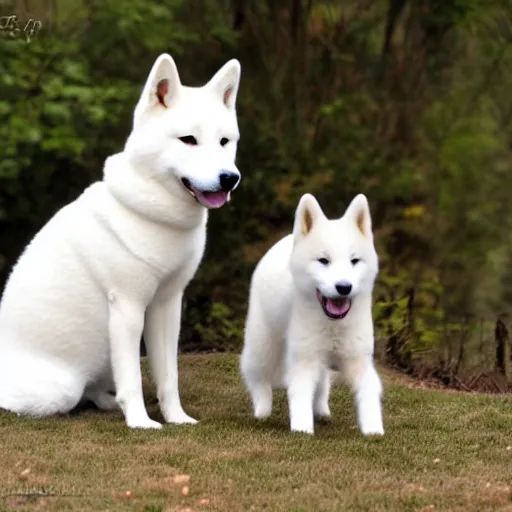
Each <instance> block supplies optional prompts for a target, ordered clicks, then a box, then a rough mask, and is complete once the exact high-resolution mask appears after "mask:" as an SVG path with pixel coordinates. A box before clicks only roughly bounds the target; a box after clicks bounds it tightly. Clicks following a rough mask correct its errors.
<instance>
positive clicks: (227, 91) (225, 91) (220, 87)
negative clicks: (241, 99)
mask: <svg viewBox="0 0 512 512" xmlns="http://www.w3.org/2000/svg"><path fill="white" fill-rule="evenodd" d="M240 73H241V67H240V62H238V61H237V60H236V59H231V60H230V61H228V62H226V64H224V66H222V67H221V68H220V69H219V71H217V73H215V75H213V77H212V78H211V79H210V81H209V82H208V83H207V84H206V86H205V87H208V88H209V89H211V90H213V91H215V93H216V94H217V95H218V96H219V97H220V98H221V100H222V102H223V103H224V105H226V107H228V108H229V109H230V110H233V109H234V108H235V104H236V96H237V94H238V86H239V84H240Z"/></svg>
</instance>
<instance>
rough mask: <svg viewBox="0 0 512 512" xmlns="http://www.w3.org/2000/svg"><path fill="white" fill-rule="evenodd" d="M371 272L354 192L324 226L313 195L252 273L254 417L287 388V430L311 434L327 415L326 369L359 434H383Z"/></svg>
mask: <svg viewBox="0 0 512 512" xmlns="http://www.w3.org/2000/svg"><path fill="white" fill-rule="evenodd" d="M377 273H378V258H377V253H376V251H375V248H374V244H373V234H372V226H371V217H370V210H369V207H368V201H367V200H366V197H365V196H364V195H362V194H359V195H358V196H356V197H355V198H354V200H353V201H352V202H351V203H350V205H349V207H348V208H347V211H346V212H345V215H344V216H343V217H342V218H341V219H336V220H328V219H327V218H326V217H325V215H324V213H323V212H322V210H321V208H320V206H319V204H318V202H317V201H316V199H315V198H314V197H313V196H312V195H311V194H306V195H304V196H303V197H302V198H301V200H300V202H299V205H298V207H297V212H296V214H295V224H294V228H293V234H292V235H288V236H287V237H285V238H284V239H282V240H281V241H279V242H277V244H276V245H274V246H273V247H272V248H271V249H270V250H269V251H268V252H267V254H266V255H265V256H264V257H263V258H262V260H261V261H260V262H259V264H258V265H257V267H256V270H255V271H254V274H253V277H252V282H251V289H250V299H249V312H248V316H247V323H246V329H245V344H244V349H243V352H242V357H241V371H242V376H243V379H244V381H245V383H246V385H247V387H248V389H249V392H250V394H251V398H252V402H253V407H254V415H255V416H256V417H257V418H265V417H267V416H269V415H270V413H271V411H272V389H273V388H276V387H283V386H284V387H286V388H287V389H288V401H289V407H290V424H291V430H294V431H300V432H306V433H308V434H313V432H314V422H313V418H314V415H316V416H330V414H331V413H330V409H329V392H330V387H331V371H330V370H331V369H336V370H340V371H341V373H342V375H343V377H344V378H345V379H346V381H347V382H348V383H349V384H350V385H351V387H352V389H353V391H354V394H355V400H356V408H357V416H358V420H359V426H360V429H361V432H362V433H363V434H365V435H369V434H377V435H382V434H384V428H383V425H382V412H381V403H380V398H381V393H382V385H381V381H380V378H379V376H378V374H377V372H376V371H375V368H374V365H373V350H374V339H373V320H372V291H373V286H374V282H375V279H376V277H377Z"/></svg>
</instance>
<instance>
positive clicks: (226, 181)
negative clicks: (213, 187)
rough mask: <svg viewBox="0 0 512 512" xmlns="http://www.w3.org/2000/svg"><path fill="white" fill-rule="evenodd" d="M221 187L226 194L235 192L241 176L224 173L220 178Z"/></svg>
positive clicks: (228, 172)
mask: <svg viewBox="0 0 512 512" xmlns="http://www.w3.org/2000/svg"><path fill="white" fill-rule="evenodd" d="M219 180H220V186H221V188H222V190H224V192H229V191H230V190H233V188H234V187H235V185H236V184H237V183H238V181H239V180H240V176H239V175H238V174H237V173H236V172H231V171H222V172H221V174H220V176H219Z"/></svg>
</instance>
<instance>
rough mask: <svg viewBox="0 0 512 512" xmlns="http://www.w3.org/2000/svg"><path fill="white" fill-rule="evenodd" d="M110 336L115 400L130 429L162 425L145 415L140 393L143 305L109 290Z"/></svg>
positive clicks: (159, 426)
mask: <svg viewBox="0 0 512 512" xmlns="http://www.w3.org/2000/svg"><path fill="white" fill-rule="evenodd" d="M108 298H109V325H108V328H109V339H110V359H111V364H112V373H113V377H114V383H115V387H116V400H117V403H118V404H119V406H120V407H121V409H122V411H123V413H124V417H125V419H126V423H127V425H128V426H129V427H131V428H161V427H162V425H161V424H160V423H158V422H156V421H153V420H152V419H150V417H149V416H148V413H147V411H146V407H145V405H144V397H143V395H142V378H141V372H140V359H139V352H140V337H141V333H142V326H143V323H144V307H143V306H142V305H141V304H137V303H136V302H134V301H130V300H127V299H125V298H124V297H122V296H120V295H119V294H117V293H115V292H113V291H111V292H110V293H109V297H108Z"/></svg>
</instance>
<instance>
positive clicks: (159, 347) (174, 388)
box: [144, 288, 197, 423]
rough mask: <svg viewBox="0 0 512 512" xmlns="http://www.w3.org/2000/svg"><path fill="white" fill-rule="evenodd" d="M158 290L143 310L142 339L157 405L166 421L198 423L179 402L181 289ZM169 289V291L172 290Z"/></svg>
mask: <svg viewBox="0 0 512 512" xmlns="http://www.w3.org/2000/svg"><path fill="white" fill-rule="evenodd" d="M166 291H167V290H166V289H165V288H164V289H162V290H160V291H159V293H157V295H156V296H155V298H154V300H153V302H152V303H151V304H150V306H149V307H148V309H147V312H146V324H145V328H144V341H145V342H146V349H147V352H148V358H149V363H150V365H151V370H152V372H153V376H154V378H155V383H156V387H157V395H158V401H159V403H160V409H161V410H162V414H163V416H164V418H165V421H167V422H168V423H197V420H195V419H194V418H191V417H190V416H189V415H188V414H187V413H186V412H185V411H184V410H183V407H182V406H181V401H180V395H179V388H178V338H179V334H180V323H181V301H182V296H183V293H182V292H180V293H178V294H176V293H175V294H171V295H169V294H167V293H166ZM171 293H172V292H171Z"/></svg>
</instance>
